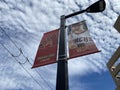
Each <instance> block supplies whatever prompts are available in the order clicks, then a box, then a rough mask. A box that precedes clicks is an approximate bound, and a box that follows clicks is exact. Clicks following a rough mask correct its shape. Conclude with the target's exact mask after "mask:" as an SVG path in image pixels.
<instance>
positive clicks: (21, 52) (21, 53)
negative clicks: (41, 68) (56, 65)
mask: <svg viewBox="0 0 120 90" xmlns="http://www.w3.org/2000/svg"><path fill="white" fill-rule="evenodd" d="M0 29H1V30H2V31H3V32H4V33H5V35H6V36H7V37H8V38H9V40H10V41H11V42H12V43H13V44H14V45H15V47H16V48H17V49H18V50H19V51H20V53H19V54H18V55H16V56H15V55H13V54H12V53H11V52H9V53H10V54H11V55H12V57H14V58H16V57H19V56H20V55H23V57H24V58H25V59H26V61H24V62H20V61H19V64H25V63H27V62H28V63H29V64H30V65H32V63H31V62H30V60H29V59H28V57H26V56H25V55H24V53H23V51H22V49H21V48H19V47H18V46H17V45H16V43H15V42H14V41H13V40H12V39H11V38H10V36H9V35H8V34H7V33H6V31H5V30H4V29H3V28H2V27H0ZM2 46H3V45H2ZM6 49H7V48H6ZM7 51H9V50H7ZM35 71H36V72H37V74H38V75H39V76H40V77H41V79H42V80H43V81H44V82H45V83H46V85H47V86H48V87H49V88H50V89H51V90H52V87H51V86H50V85H49V84H48V82H47V81H46V80H45V79H44V77H43V76H42V75H41V74H40V73H39V72H38V71H37V70H35Z"/></svg>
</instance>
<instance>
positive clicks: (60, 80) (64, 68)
mask: <svg viewBox="0 0 120 90" xmlns="http://www.w3.org/2000/svg"><path fill="white" fill-rule="evenodd" d="M65 21H66V19H65V15H63V16H61V22H60V34H59V35H60V36H59V53H58V67H57V81H56V90H69V86H68V85H69V84H68V64H67V63H68V62H67V50H66V42H65Z"/></svg>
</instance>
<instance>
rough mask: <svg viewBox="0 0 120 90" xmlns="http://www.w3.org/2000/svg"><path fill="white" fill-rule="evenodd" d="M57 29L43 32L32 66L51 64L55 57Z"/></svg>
mask: <svg viewBox="0 0 120 90" xmlns="http://www.w3.org/2000/svg"><path fill="white" fill-rule="evenodd" d="M58 33H59V30H53V31H50V32H47V33H45V34H44V36H43V38H42V40H41V43H40V45H39V48H38V51H37V54H36V58H35V62H34V64H33V67H32V68H35V67H39V66H44V65H47V64H52V63H55V62H56V59H57V48H58Z"/></svg>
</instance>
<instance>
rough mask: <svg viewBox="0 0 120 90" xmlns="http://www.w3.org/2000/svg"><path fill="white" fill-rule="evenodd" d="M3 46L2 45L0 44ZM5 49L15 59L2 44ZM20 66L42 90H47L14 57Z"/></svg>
mask: <svg viewBox="0 0 120 90" xmlns="http://www.w3.org/2000/svg"><path fill="white" fill-rule="evenodd" d="M0 44H1V43H0ZM1 45H2V46H3V47H4V48H5V49H6V51H7V52H8V53H9V54H10V55H11V56H12V57H13V54H12V53H11V52H10V51H9V50H8V49H7V48H6V47H5V46H4V45H3V44H1ZM13 58H14V59H15V60H16V61H17V62H18V63H19V64H20V66H21V67H22V68H23V69H24V70H25V71H26V72H27V73H28V74H29V75H30V76H31V78H32V79H33V80H34V81H35V82H36V83H37V84H38V85H39V86H40V88H41V89H42V90H45V89H44V88H43V87H42V86H41V84H40V83H39V82H38V81H37V80H36V79H35V78H34V77H33V76H32V74H30V72H29V71H28V70H27V69H25V67H24V66H23V65H22V64H21V63H20V62H19V60H18V59H17V58H15V57H13Z"/></svg>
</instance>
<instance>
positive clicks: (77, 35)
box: [68, 21, 99, 58]
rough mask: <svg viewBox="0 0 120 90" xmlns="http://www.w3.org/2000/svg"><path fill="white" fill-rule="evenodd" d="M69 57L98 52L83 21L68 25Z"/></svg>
mask: <svg viewBox="0 0 120 90" xmlns="http://www.w3.org/2000/svg"><path fill="white" fill-rule="evenodd" d="M68 45H69V58H74V57H79V56H84V55H88V54H92V53H96V52H99V51H98V49H97V47H96V46H95V44H94V42H93V40H92V38H91V37H90V34H89V32H88V29H87V26H86V23H85V21H82V22H79V23H75V24H72V25H70V26H68Z"/></svg>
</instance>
